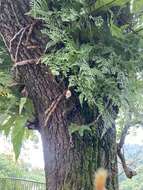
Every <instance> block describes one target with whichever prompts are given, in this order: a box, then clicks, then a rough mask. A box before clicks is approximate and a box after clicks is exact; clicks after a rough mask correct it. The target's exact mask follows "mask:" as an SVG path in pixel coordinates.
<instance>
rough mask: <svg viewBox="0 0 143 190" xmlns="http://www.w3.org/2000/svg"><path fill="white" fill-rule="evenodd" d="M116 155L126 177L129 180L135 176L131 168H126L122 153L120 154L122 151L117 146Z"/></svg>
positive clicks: (135, 173)
mask: <svg viewBox="0 0 143 190" xmlns="http://www.w3.org/2000/svg"><path fill="white" fill-rule="evenodd" d="M117 153H118V156H119V158H120V160H121V163H122V166H123V169H124V172H125V174H126V176H127V177H128V178H130V179H131V178H132V177H133V176H135V175H137V172H136V171H134V170H132V169H131V168H129V167H128V166H127V163H126V160H125V156H124V153H123V152H122V149H121V148H120V147H119V146H118V145H117Z"/></svg>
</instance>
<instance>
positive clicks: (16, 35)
mask: <svg viewBox="0 0 143 190" xmlns="http://www.w3.org/2000/svg"><path fill="white" fill-rule="evenodd" d="M23 29H24V28H21V29H20V30H19V31H18V32H17V33H16V34H15V35H14V36H13V38H12V39H11V40H10V45H9V52H10V53H11V49H12V43H13V41H14V40H15V39H16V38H17V37H18V36H19V35H20V33H21V32H22V31H23Z"/></svg>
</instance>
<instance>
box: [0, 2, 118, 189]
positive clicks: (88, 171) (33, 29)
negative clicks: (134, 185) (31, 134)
mask: <svg viewBox="0 0 143 190" xmlns="http://www.w3.org/2000/svg"><path fill="white" fill-rule="evenodd" d="M28 10H29V0H0V33H1V36H2V38H3V40H4V42H5V45H6V47H7V49H8V51H9V53H10V55H11V58H12V61H13V63H14V65H13V71H14V72H13V74H14V75H15V80H16V81H17V82H18V83H22V84H23V85H24V86H25V88H26V90H27V91H28V96H29V97H30V98H31V99H32V101H33V103H34V107H35V112H36V117H37V119H38V125H39V126H38V127H39V131H40V134H41V138H42V142H43V152H44V160H45V176H46V189H47V190H87V189H88V190H92V189H93V186H92V179H93V174H94V172H95V170H96V169H97V168H98V167H100V166H103V167H106V168H107V169H108V170H109V179H108V185H107V186H108V189H110V190H118V182H117V158H116V153H117V150H116V143H115V142H116V135H115V133H116V132H115V126H114V125H113V128H110V129H108V131H107V132H106V135H105V136H104V137H103V138H101V133H102V129H103V126H104V125H105V124H103V122H102V121H101V119H100V121H99V122H98V124H97V125H98V127H97V125H96V128H95V127H94V126H93V135H91V134H90V133H88V132H86V133H85V134H84V136H83V137H80V136H79V135H78V134H74V135H73V136H72V137H71V136H70V135H69V132H68V126H69V124H70V123H71V121H72V122H76V123H82V122H83V121H84V117H83V116H82V114H81V113H80V106H79V105H78V101H77V100H76V97H74V95H72V97H71V98H69V99H68V100H67V99H66V98H65V91H66V89H65V87H64V85H63V86H62V85H59V84H58V82H56V80H55V79H54V77H53V76H52V74H51V73H50V70H49V69H48V67H47V66H44V65H42V64H40V61H39V58H40V57H41V55H42V53H43V51H44V47H45V45H46V42H47V40H48V39H47V38H46V37H44V36H42V35H41V34H40V32H39V31H40V29H41V28H42V23H41V22H40V21H34V20H33V19H32V18H30V17H28V16H26V15H25V13H27V12H28ZM69 108H70V109H69Z"/></svg>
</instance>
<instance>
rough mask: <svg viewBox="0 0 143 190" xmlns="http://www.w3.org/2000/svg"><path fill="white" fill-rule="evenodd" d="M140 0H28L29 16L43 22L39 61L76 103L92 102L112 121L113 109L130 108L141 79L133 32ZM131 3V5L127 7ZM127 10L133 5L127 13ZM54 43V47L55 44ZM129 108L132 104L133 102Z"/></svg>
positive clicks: (137, 40)
mask: <svg viewBox="0 0 143 190" xmlns="http://www.w3.org/2000/svg"><path fill="white" fill-rule="evenodd" d="M140 3H141V1H134V2H132V1H129V0H127V1H125V0H115V1H112V0H108V1H107V0H106V1H104V0H102V1H101V0H97V1H94V0H93V1H92V0H82V1H81V0H74V1H66V0H62V1H60V0H59V1H56V0H49V1H46V0H33V1H32V3H31V5H32V6H31V11H30V12H29V14H30V15H32V16H33V17H35V18H37V19H42V20H44V22H45V28H44V30H43V33H44V34H46V35H47V36H49V38H50V40H49V42H48V44H47V47H46V49H47V50H49V48H50V50H49V51H48V53H46V54H45V55H44V56H43V58H42V62H43V63H44V64H46V65H48V66H49V67H50V69H51V71H52V73H53V74H54V75H55V76H58V77H59V78H61V80H64V81H66V84H68V88H70V89H72V90H74V91H75V93H76V94H77V95H78V97H79V101H80V103H81V105H83V103H84V102H87V103H88V105H89V106H90V107H91V108H95V107H97V108H98V110H99V113H100V114H101V115H102V116H103V119H104V121H105V123H106V124H107V125H109V126H111V125H112V123H113V120H114V118H115V113H114V110H111V109H109V110H110V112H109V111H107V110H106V106H107V104H106V103H105V98H107V99H108V100H112V102H110V107H114V106H118V108H120V107H123V109H127V110H130V109H131V108H130V106H132V104H134V102H133V99H134V95H135V92H137V91H138V88H141V87H143V81H142V79H140V80H139V79H138V75H140V74H141V73H142V68H143V64H142V63H143V56H142V47H143V43H142V38H141V37H140V36H139V35H137V33H134V32H133V31H134V26H135V25H137V23H138V21H136V20H134V19H133V18H136V17H138V10H139V8H140ZM129 6H130V7H129ZM130 9H132V10H134V11H133V13H131V11H130ZM135 10H136V11H135ZM56 45H58V47H59V48H57V46H56ZM132 107H133V106H132Z"/></svg>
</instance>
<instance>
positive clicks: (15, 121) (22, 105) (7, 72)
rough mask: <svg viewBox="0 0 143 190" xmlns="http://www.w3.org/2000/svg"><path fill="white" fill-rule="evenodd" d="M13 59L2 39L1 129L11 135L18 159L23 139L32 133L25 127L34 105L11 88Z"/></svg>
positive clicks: (0, 74)
mask: <svg viewBox="0 0 143 190" xmlns="http://www.w3.org/2000/svg"><path fill="white" fill-rule="evenodd" d="M11 83H12V78H11V60H10V57H9V55H8V54H7V52H6V50H5V46H4V44H3V43H2V41H0V131H1V132H3V133H4V134H5V135H6V136H8V135H11V140H12V144H13V149H14V152H15V158H16V159H17V158H18V156H19V154H20V150H21V146H22V141H23V140H24V139H25V138H28V137H29V135H31V133H30V132H29V131H28V130H27V129H26V128H24V126H25V124H26V121H27V120H28V119H29V118H32V117H33V113H34V111H33V105H32V103H31V101H30V100H29V99H27V98H24V97H22V98H21V96H20V94H19V92H18V90H13V89H11V88H10V84H11Z"/></svg>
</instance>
